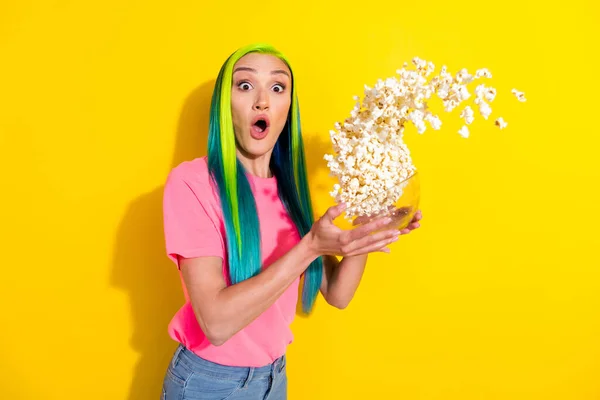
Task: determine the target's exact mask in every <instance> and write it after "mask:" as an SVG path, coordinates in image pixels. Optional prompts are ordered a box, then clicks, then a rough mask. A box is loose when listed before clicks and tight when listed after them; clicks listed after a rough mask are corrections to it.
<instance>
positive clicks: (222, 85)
mask: <svg viewBox="0 0 600 400" xmlns="http://www.w3.org/2000/svg"><path fill="white" fill-rule="evenodd" d="M248 53H262V54H270V55H273V56H275V57H278V58H279V59H281V60H282V61H283V62H285V63H286V64H287V66H288V68H289V69H290V71H292V68H291V66H290V63H289V61H288V59H287V58H286V57H285V56H284V55H283V54H282V53H281V52H279V51H278V50H276V49H275V48H274V47H273V46H271V45H268V44H263V43H259V44H252V45H249V46H246V47H242V48H240V49H238V50H237V51H236V52H234V53H233V54H231V55H230V56H229V58H228V59H227V60H226V61H225V63H224V64H223V66H222V67H221V70H220V71H219V75H218V78H217V81H216V83H215V88H214V92H213V96H212V102H211V110H210V122H209V136H208V168H209V171H210V174H211V176H212V179H213V181H214V182H215V183H216V185H217V189H218V194H219V198H220V200H221V206H222V208H223V218H224V222H225V235H226V242H227V258H228V259H227V262H228V265H229V268H228V278H229V281H230V283H231V284H235V283H238V282H241V281H243V280H245V279H248V278H251V277H253V276H255V275H256V274H258V273H259V272H260V271H261V265H262V258H261V246H260V225H259V221H258V216H257V212H256V203H255V201H254V197H253V194H252V190H251V187H250V184H249V181H248V179H247V177H246V171H245V169H244V167H243V166H242V164H241V163H240V161H239V160H238V159H237V157H236V142H235V134H234V128H233V120H232V112H231V90H232V76H233V67H234V65H235V64H236V62H237V61H238V60H239V59H240V58H242V57H243V56H245V55H246V54H248ZM293 76H294V75H293V72H292V93H291V96H292V101H291V106H290V111H289V113H288V117H287V121H286V123H285V126H284V128H283V131H282V132H281V135H280V136H279V138H278V140H277V142H276V143H275V146H274V148H273V153H272V155H271V160H270V168H271V171H272V172H273V174H274V175H275V177H276V179H277V186H278V195H279V198H280V199H281V201H282V203H283V204H284V206H285V208H286V210H287V212H288V213H289V215H290V217H291V219H292V221H293V222H294V224H295V225H296V228H297V229H298V233H299V234H300V237H303V236H304V235H306V234H307V233H308V232H309V231H310V228H311V226H312V224H313V210H312V205H311V197H310V190H309V187H308V180H307V176H306V161H305V155H304V144H303V141H302V132H301V129H300V111H299V107H298V98H297V88H296V84H295V81H294V78H293ZM322 274H323V260H322V258H321V257H317V258H316V259H315V260H313V261H312V262H311V264H310V265H309V266H308V268H307V269H306V271H305V272H304V274H303V275H304V283H303V287H302V309H303V311H304V312H306V313H308V312H310V311H311V310H312V307H313V305H314V302H315V299H316V297H317V295H318V292H319V288H320V285H321V279H322Z"/></svg>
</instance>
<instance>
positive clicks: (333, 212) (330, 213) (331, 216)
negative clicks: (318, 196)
mask: <svg viewBox="0 0 600 400" xmlns="http://www.w3.org/2000/svg"><path fill="white" fill-rule="evenodd" d="M345 209H346V204H344V203H340V204H338V205H335V206H332V207H329V209H328V210H327V212H326V213H325V217H326V218H327V219H328V220H329V221H331V222H333V220H335V219H336V218H337V217H339V216H340V215H342V213H343V212H344V210H345Z"/></svg>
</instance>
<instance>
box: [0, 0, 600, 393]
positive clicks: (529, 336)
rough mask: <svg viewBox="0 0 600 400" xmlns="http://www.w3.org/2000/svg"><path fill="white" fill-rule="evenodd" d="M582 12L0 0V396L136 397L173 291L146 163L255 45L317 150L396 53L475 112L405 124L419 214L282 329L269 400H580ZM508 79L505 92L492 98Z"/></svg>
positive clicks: (598, 384)
mask: <svg viewBox="0 0 600 400" xmlns="http://www.w3.org/2000/svg"><path fill="white" fill-rule="evenodd" d="M599 15H600V12H599V7H598V6H597V5H596V4H595V2H592V1H582V0H572V1H570V2H562V3H556V5H550V4H547V3H543V4H542V3H540V4H539V5H533V4H532V2H526V1H514V0H509V1H503V2H500V1H493V2H481V1H474V0H466V1H462V2H451V1H429V2H397V1H387V0H386V1H370V2H369V1H367V2H347V1H337V2H325V1H314V0H309V1H306V2H304V5H302V6H298V5H293V3H292V2H279V1H264V2H258V3H257V2H246V1H237V0H234V1H228V2H224V3H222V4H221V3H220V2H217V1H214V2H211V3H208V4H207V3H206V2H202V1H175V2H168V3H167V2H133V1H115V0H104V1H85V2H84V1H80V2H73V1H40V0H33V1H28V2H22V1H17V0H6V1H3V2H2V5H1V6H0V54H1V57H2V60H1V62H0V69H1V73H0V148H1V153H0V163H1V165H0V166H1V171H2V197H1V201H2V207H1V208H0V212H1V214H0V217H1V221H2V235H3V237H2V240H1V241H0V243H2V249H1V250H2V264H3V267H2V271H3V273H2V279H0V307H1V321H2V329H1V330H0V393H1V395H0V397H2V398H3V399H61V400H64V399H89V400H91V399H131V400H133V399H136V400H137V399H152V398H158V397H159V394H160V386H161V382H162V377H163V372H164V369H165V367H166V364H167V362H168V359H169V357H170V356H171V354H172V351H173V349H174V348H175V343H174V342H172V341H171V340H170V339H169V338H168V337H167V333H166V327H167V323H168V321H169V319H170V318H171V316H172V314H173V313H174V312H175V311H176V309H177V308H178V307H179V306H180V304H181V301H182V295H181V291H180V286H179V281H178V277H177V275H176V271H175V269H174V268H173V265H171V264H170V262H169V261H168V260H167V258H166V256H165V255H164V250H163V237H162V219H161V218H162V216H161V196H162V189H163V183H164V179H165V177H166V175H167V173H168V172H169V170H170V169H171V168H172V167H174V166H175V165H177V164H178V163H180V162H181V161H183V160H186V159H190V158H193V157H196V156H200V155H203V154H204V152H205V141H206V133H205V127H206V124H207V118H208V101H209V96H210V94H211V90H212V84H213V82H214V78H215V77H216V75H217V72H218V69H219V67H220V66H221V64H222V62H223V61H224V60H225V58H226V57H227V56H228V55H229V54H230V53H231V52H232V51H233V50H234V49H236V48H237V47H239V46H241V45H244V44H247V43H249V42H253V41H256V40H264V41H268V42H271V43H273V44H274V45H276V46H278V47H279V48H280V49H281V50H283V51H284V52H285V53H286V54H287V55H288V56H289V57H290V59H291V60H292V62H293V67H294V68H295V71H296V73H297V75H298V81H299V83H298V84H299V91H300V101H301V112H302V116H303V127H304V131H305V134H306V136H307V142H308V145H307V146H308V151H309V152H310V158H309V167H310V174H311V185H312V189H313V193H314V197H315V205H316V208H317V211H318V212H324V211H325V209H326V208H327V207H328V206H329V205H331V202H330V198H329V195H328V191H329V189H330V187H331V184H332V183H333V182H332V181H331V180H329V179H328V177H327V171H326V170H325V169H324V167H325V164H324V161H322V156H323V154H324V153H325V152H326V151H328V148H327V141H328V140H329V138H328V131H329V129H331V127H332V126H333V123H334V122H335V121H336V120H340V119H343V118H345V117H346V116H347V115H348V113H349V111H350V109H351V108H352V105H353V100H352V96H353V95H355V94H362V88H363V84H372V83H374V81H375V80H376V79H377V78H380V77H386V76H390V75H392V74H394V71H395V70H396V69H397V68H399V67H400V66H401V65H402V63H403V62H404V61H408V60H410V59H411V58H412V57H413V56H419V57H421V58H424V59H427V60H431V61H433V62H434V63H435V64H436V65H437V66H441V65H442V64H446V65H448V66H449V67H450V68H451V69H452V70H453V71H456V70H457V69H458V68H461V67H466V68H468V69H469V70H471V71H473V70H475V69H476V68H481V67H487V68H489V69H490V70H491V71H492V73H493V74H494V78H493V80H492V82H490V83H493V85H494V86H495V87H496V88H497V89H498V97H497V100H496V101H495V102H494V103H493V104H492V107H493V110H494V113H493V114H492V116H499V115H502V116H504V118H505V120H506V121H507V122H508V124H509V125H508V128H507V129H505V130H502V131H500V130H498V129H497V128H495V127H493V126H492V123H493V121H492V120H490V121H483V120H481V118H479V119H478V120H477V121H476V123H475V124H474V125H473V126H472V128H471V132H472V136H471V137H470V138H469V139H466V140H465V139H463V138H461V137H460V136H459V135H458V134H457V133H456V131H457V130H458V128H459V127H460V125H459V123H458V116H457V114H456V113H453V114H450V115H448V114H442V115H441V116H442V119H443V121H444V128H443V130H442V131H439V132H438V131H432V130H428V131H427V132H426V133H425V134H423V135H418V134H416V133H415V131H414V129H410V130H409V131H408V132H407V137H406V140H407V142H408V143H409V146H410V149H411V151H412V154H413V159H414V161H415V163H416V165H417V167H418V168H419V169H420V171H421V181H422V210H423V214H424V220H423V226H422V228H421V229H419V230H418V231H417V232H414V233H412V234H411V235H409V236H406V237H403V238H402V240H401V241H400V242H398V243H397V244H395V245H394V247H393V254H391V255H375V256H373V257H371V259H370V262H369V266H368V270H367V272H366V275H365V278H364V281H363V283H362V286H361V287H360V289H359V291H358V293H357V295H356V297H355V299H354V301H353V303H352V304H351V306H350V307H349V308H348V309H346V310H344V311H338V310H335V309H332V308H329V307H327V306H326V305H325V304H324V302H323V301H322V300H319V302H318V304H317V309H316V311H315V313H314V314H313V315H312V316H311V317H310V318H304V317H299V318H298V319H297V320H296V322H295V323H294V325H293V330H294V333H295V336H296V340H295V342H294V343H293V344H292V346H291V347H290V348H289V366H288V368H289V369H288V371H289V379H290V383H289V391H290V399H293V400H299V399H354V398H356V399H359V398H360V399H374V398H385V399H411V400H417V399H444V400H449V399H460V400H471V399H485V400H492V399H502V400H519V399H523V400H534V399H540V400H541V399H544V400H550V399H560V400H584V399H585V400H591V399H599V398H600V310H599V307H600V273H599V267H600V256H599V255H598V254H599V248H600V246H599V245H600V241H599V234H598V226H599V224H600V212H599V211H598V208H599V207H600V197H599V195H598V194H597V186H598V184H599V181H600V168H599V167H598V162H597V161H596V160H594V157H596V156H597V154H596V153H598V150H599V147H598V145H599V144H600V140H599V139H598V127H597V125H596V124H597V116H598V111H597V107H598V97H597V95H598V93H599V89H600V87H599V83H598V75H597V71H598V70H599V68H600V65H599V63H598V60H597V54H595V53H596V52H597V50H594V49H595V48H597V43H598V36H599V35H598V28H595V26H597V25H598V23H599V22H600V18H599ZM513 87H515V88H517V89H519V90H523V91H525V93H526V95H527V98H528V101H527V102H526V103H519V102H517V101H516V99H514V98H513V97H512V95H511V94H510V90H511V89H512V88H513Z"/></svg>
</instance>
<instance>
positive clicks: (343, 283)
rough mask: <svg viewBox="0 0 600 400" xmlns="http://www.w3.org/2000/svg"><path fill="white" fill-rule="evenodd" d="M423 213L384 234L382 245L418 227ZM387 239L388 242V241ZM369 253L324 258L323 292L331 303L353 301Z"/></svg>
mask: <svg viewBox="0 0 600 400" xmlns="http://www.w3.org/2000/svg"><path fill="white" fill-rule="evenodd" d="M421 218H422V214H421V212H420V211H418V212H417V213H416V214H415V217H414V219H413V220H412V221H411V223H410V224H409V226H408V227H407V228H405V229H403V230H402V231H399V232H398V231H390V232H387V234H386V235H382V237H383V239H382V241H381V242H379V244H380V245H383V246H387V245H389V244H391V243H393V242H395V241H396V240H398V238H399V235H400V234H403V235H406V234H408V233H410V232H411V231H412V230H414V229H417V228H418V227H419V226H420V224H419V221H420V220H421ZM386 240H387V243H386ZM379 251H382V252H384V253H389V249H388V248H387V247H383V249H382V250H379ZM367 257H368V253H363V254H358V255H354V256H347V257H344V258H342V260H341V261H338V259H337V258H336V257H333V256H326V257H324V258H323V269H324V271H323V272H324V273H323V281H322V283H321V293H322V294H323V297H324V298H325V300H326V301H327V303H329V304H330V305H332V306H334V307H337V308H340V309H344V308H346V307H347V306H348V304H350V302H351V301H352V299H353V297H354V294H355V293H356V290H357V289H358V286H359V285H360V281H361V279H362V276H363V274H364V272H365V266H366V264H367Z"/></svg>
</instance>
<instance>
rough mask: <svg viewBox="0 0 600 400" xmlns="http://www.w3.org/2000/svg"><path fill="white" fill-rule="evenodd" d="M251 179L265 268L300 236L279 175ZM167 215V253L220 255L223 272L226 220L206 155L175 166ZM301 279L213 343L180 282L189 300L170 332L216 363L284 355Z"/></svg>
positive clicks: (254, 362) (249, 362)
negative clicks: (241, 326)
mask: <svg viewBox="0 0 600 400" xmlns="http://www.w3.org/2000/svg"><path fill="white" fill-rule="evenodd" d="M248 179H249V182H250V185H251V187H252V191H253V193H254V197H255V201H256V208H257V212H258V219H259V221H260V235H261V254H262V261H263V268H267V267H268V266H269V264H271V263H273V262H274V261H277V259H279V258H280V257H281V256H283V255H284V254H285V253H286V252H287V251H288V250H289V249H291V248H292V247H293V246H295V245H296V244H297V243H298V241H299V240H300V236H299V233H298V230H297V229H296V227H295V225H294V223H293V221H292V219H291V218H290V217H289V215H288V213H287V212H286V210H285V208H284V206H283V203H282V202H281V200H280V199H279V197H278V195H277V180H276V178H275V177H273V178H259V177H256V176H253V175H250V174H248ZM163 217H164V232H165V242H166V251H167V255H168V257H169V258H170V259H171V260H172V261H173V262H174V263H175V264H176V265H177V266H179V265H178V261H177V256H178V255H179V256H182V257H185V258H192V257H201V256H216V257H221V258H222V259H223V277H224V278H225V276H226V275H225V271H227V257H226V252H227V247H226V245H225V224H224V222H223V214H222V209H221V206H220V200H219V196H218V194H217V190H216V186H215V185H214V184H213V183H212V181H211V180H210V177H209V172H208V165H207V159H206V157H201V158H196V159H194V160H191V161H185V162H183V163H181V164H179V165H178V166H176V167H175V168H173V170H172V171H171V173H170V174H169V177H168V178H167V181H166V184H165V189H164V198H163ZM180 273H181V272H180ZM299 281H300V278H298V279H296V281H294V283H293V284H292V285H290V287H289V288H288V289H287V290H286V291H285V293H283V295H281V297H280V298H279V299H278V300H277V301H276V302H275V303H274V304H273V305H272V306H271V307H270V308H268V309H267V310H266V311H264V312H263V313H262V314H261V315H260V316H259V317H258V318H256V319H255V320H254V321H253V322H251V323H250V324H249V325H248V326H246V327H245V328H244V329H242V330H241V331H239V332H238V333H237V334H235V335H234V336H233V337H231V338H230V339H229V340H228V341H227V342H225V343H224V344H222V345H221V346H213V345H212V344H211V343H210V342H209V341H208V339H206V337H205V335H204V333H203V332H202V329H201V328H200V325H199V324H198V321H197V320H196V317H195V315H194V311H193V310H192V306H191V303H190V299H189V296H188V293H187V290H186V288H185V285H182V286H183V292H184V295H185V301H186V302H185V304H184V305H183V306H182V307H181V308H180V309H179V311H178V312H177V313H176V314H175V316H174V317H173V319H172V320H171V322H170V324H169V328H168V330H169V335H170V336H171V337H172V338H173V339H174V340H176V341H178V342H180V343H182V344H183V345H184V346H185V347H187V348H188V349H189V350H191V351H193V352H194V353H195V354H197V355H198V356H200V357H202V358H204V359H206V360H210V361H212V362H215V363H219V364H223V365H231V366H246V367H260V366H264V365H267V364H270V363H272V362H273V361H274V360H276V359H277V358H278V357H280V356H282V355H283V354H284V353H285V351H286V348H287V346H288V345H289V344H290V343H291V342H292V339H293V335H292V332H291V329H290V324H291V323H292V321H293V319H294V316H295V313H296V303H297V300H298V285H299ZM182 283H183V281H182Z"/></svg>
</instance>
